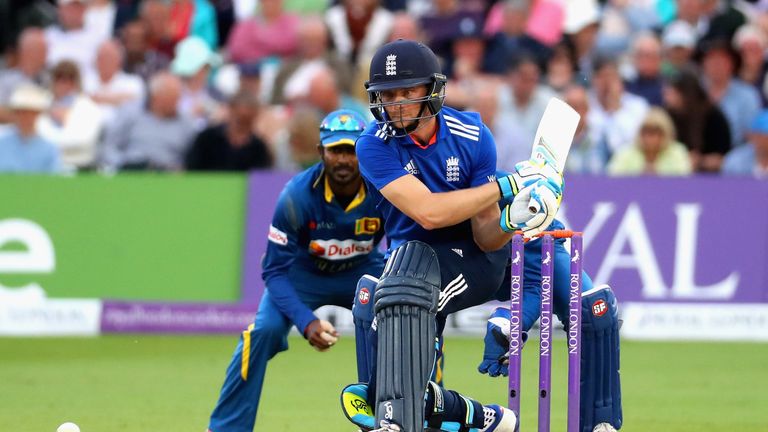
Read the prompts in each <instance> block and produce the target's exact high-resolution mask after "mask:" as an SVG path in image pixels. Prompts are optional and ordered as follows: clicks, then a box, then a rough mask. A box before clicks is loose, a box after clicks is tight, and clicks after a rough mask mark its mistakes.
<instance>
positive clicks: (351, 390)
mask: <svg viewBox="0 0 768 432" xmlns="http://www.w3.org/2000/svg"><path fill="white" fill-rule="evenodd" d="M341 410H342V411H343V412H344V415H345V416H347V418H348V419H349V421H351V422H352V423H354V424H355V425H356V426H357V427H359V428H360V429H361V430H363V431H366V432H367V431H371V430H373V429H374V427H375V423H376V417H375V416H374V415H373V409H371V406H370V405H369V404H368V384H365V383H359V384H350V385H348V386H346V387H344V389H343V390H342V391H341Z"/></svg>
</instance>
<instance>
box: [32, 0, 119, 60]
mask: <svg viewBox="0 0 768 432" xmlns="http://www.w3.org/2000/svg"><path fill="white" fill-rule="evenodd" d="M56 3H57V5H58V7H59V24H58V25H57V26H51V27H48V28H47V29H46V30H45V38H46V40H47V41H48V66H53V65H56V64H58V63H59V62H61V61H62V60H70V61H73V62H75V64H76V65H77V67H78V69H79V70H80V72H81V73H87V71H88V70H90V69H91V68H92V67H93V60H94V58H95V57H96V49H97V47H98V46H99V44H100V43H101V42H103V41H104V37H98V36H96V33H94V32H91V31H89V30H88V29H87V28H86V27H85V11H86V9H87V7H88V3H89V2H88V0H58V1H57V2H56Z"/></svg>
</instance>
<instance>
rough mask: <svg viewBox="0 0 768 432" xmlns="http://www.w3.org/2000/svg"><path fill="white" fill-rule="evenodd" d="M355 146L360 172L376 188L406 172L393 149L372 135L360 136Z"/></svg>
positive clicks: (378, 188) (379, 188)
mask: <svg viewBox="0 0 768 432" xmlns="http://www.w3.org/2000/svg"><path fill="white" fill-rule="evenodd" d="M355 148H356V152H357V161H358V163H359V164H360V173H361V174H362V175H363V177H364V178H365V179H366V180H368V182H369V184H372V185H373V187H375V188H376V189H377V190H381V188H383V187H384V186H386V185H388V184H390V183H391V182H392V181H394V180H397V179H399V178H400V177H402V176H404V175H406V174H408V171H406V170H405V168H403V166H402V165H401V164H400V160H399V158H398V156H397V152H396V151H395V149H393V148H392V147H390V146H388V145H387V144H386V143H385V142H383V141H381V140H379V139H377V138H375V137H373V136H370V135H363V136H361V137H360V138H358V140H357V143H356V144H355Z"/></svg>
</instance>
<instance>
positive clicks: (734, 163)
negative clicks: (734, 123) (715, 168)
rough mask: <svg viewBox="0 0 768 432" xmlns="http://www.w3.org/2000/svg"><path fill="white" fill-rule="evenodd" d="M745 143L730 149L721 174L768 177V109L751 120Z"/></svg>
mask: <svg viewBox="0 0 768 432" xmlns="http://www.w3.org/2000/svg"><path fill="white" fill-rule="evenodd" d="M748 137H749V141H748V143H747V145H743V146H741V147H737V148H735V149H733V150H731V151H730V152H729V153H728V154H727V155H726V156H725V161H724V162H723V174H726V175H744V176H754V177H758V178H768V110H763V111H761V112H760V114H758V116H757V117H755V119H754V120H753V121H752V125H751V128H750V133H749V135H748Z"/></svg>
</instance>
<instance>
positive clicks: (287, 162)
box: [272, 106, 322, 171]
mask: <svg viewBox="0 0 768 432" xmlns="http://www.w3.org/2000/svg"><path fill="white" fill-rule="evenodd" d="M292 114H293V115H291V117H290V119H289V120H288V126H287V127H286V128H285V130H284V131H283V132H282V133H281V134H280V135H281V136H280V137H278V138H277V139H276V141H277V143H276V146H275V148H274V149H273V152H272V153H273V154H274V155H275V167H276V168H278V169H281V170H287V171H298V170H302V169H305V168H306V167H309V166H312V165H313V164H315V163H317V161H318V160H319V156H318V154H317V143H319V142H320V132H319V131H318V129H317V125H318V124H320V120H322V117H320V116H319V115H318V112H317V110H315V109H312V108H310V107H307V106H300V107H297V108H296V109H295V110H294V111H293V113H292Z"/></svg>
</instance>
